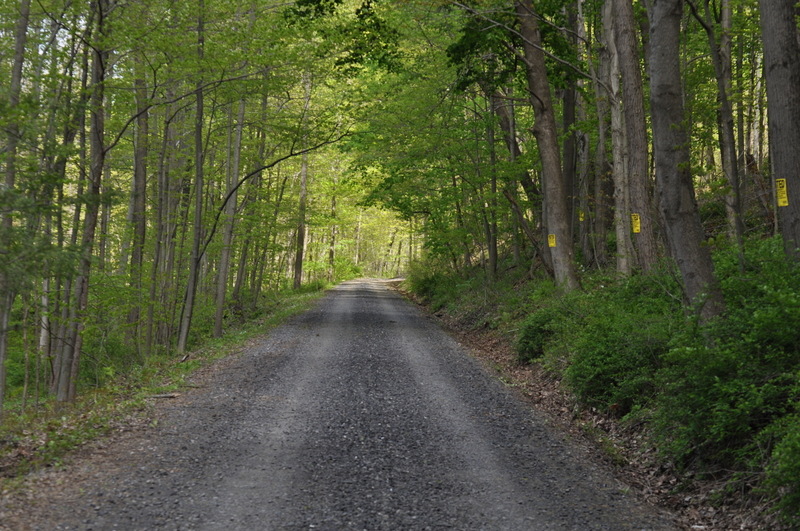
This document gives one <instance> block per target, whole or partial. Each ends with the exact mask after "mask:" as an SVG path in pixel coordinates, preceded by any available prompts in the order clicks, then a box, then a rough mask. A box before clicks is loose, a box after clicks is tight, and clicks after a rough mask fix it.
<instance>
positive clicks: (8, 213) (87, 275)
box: [0, 0, 800, 525]
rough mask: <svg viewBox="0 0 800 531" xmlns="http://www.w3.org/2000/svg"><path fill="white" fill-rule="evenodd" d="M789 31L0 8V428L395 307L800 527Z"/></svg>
mask: <svg viewBox="0 0 800 531" xmlns="http://www.w3.org/2000/svg"><path fill="white" fill-rule="evenodd" d="M798 17H800V7H799V6H797V5H796V4H795V2H794V1H791V0H760V1H758V2H757V1H755V0H642V1H639V0H542V1H533V0H464V1H455V0H407V1H403V2H390V1H388V0H295V1H294V2H286V1H277V0H276V1H272V0H258V1H256V0H244V1H242V0H239V1H231V0H190V1H185V0H183V1H176V0H90V1H88V2H76V1H73V0H0V41H2V47H0V50H2V51H1V52H0V69H1V70H2V72H1V75H0V78H1V79H3V80H4V81H3V82H2V83H0V106H2V111H1V112H0V123H2V127H0V146H2V151H0V168H2V172H3V177H4V181H3V182H4V185H3V186H2V187H0V423H5V424H7V425H8V426H11V425H15V426H19V425H21V424H20V423H22V424H23V425H24V422H28V421H29V420H30V419H31V418H32V417H36V416H40V417H42V416H43V417H45V418H51V417H52V416H56V417H57V416H58V415H59V413H58V412H59V411H62V409H60V408H63V407H67V406H68V405H69V404H73V403H75V402H76V401H77V400H79V399H80V397H82V396H88V395H90V394H91V393H94V392H96V391H97V390H101V389H107V388H109V387H115V386H116V387H119V386H120V385H121V384H120V382H121V381H134V380H135V379H136V377H137V376H136V375H141V374H142V373H144V372H146V371H147V368H148V367H150V366H153V364H158V363H165V362H166V363H170V362H175V361H176V360H181V359H184V360H185V359H187V358H188V357H189V356H190V355H191V353H192V352H193V351H194V350H196V349H200V348H203V347H204V346H205V345H207V344H209V341H213V340H215V339H218V338H221V337H223V336H225V335H226V334H228V333H231V332H232V331H234V330H237V327H240V326H242V325H244V324H245V323H248V322H254V321H257V320H258V319H262V318H264V316H265V315H266V314H269V313H270V312H272V311H275V309H276V308H279V307H281V306H284V305H287V304H288V302H286V301H288V300H290V299H291V298H292V297H294V296H297V295H298V294H303V293H312V292H318V291H320V290H323V289H324V288H325V287H327V286H330V285H332V284H334V283H336V282H339V281H342V280H345V279H350V278H356V277H362V276H373V277H386V278H389V277H395V276H404V277H406V278H407V280H406V286H407V288H408V289H409V290H410V291H412V292H414V293H415V294H416V295H417V296H418V297H420V298H421V299H423V300H425V301H426V302H427V303H428V305H429V306H430V307H431V309H432V310H433V311H439V310H441V311H449V312H451V313H453V314H457V315H459V316H460V318H461V319H462V321H463V322H464V323H465V326H468V327H474V328H490V329H494V330H497V331H499V332H500V333H503V334H505V335H506V336H508V337H510V338H512V339H513V341H514V342H515V344H516V349H517V355H518V360H517V362H518V363H520V364H535V365H539V366H541V367H542V368H543V369H544V370H546V371H548V373H550V374H553V375H554V377H555V378H558V379H559V380H563V385H564V386H565V387H566V388H567V389H569V390H570V392H571V393H573V394H574V397H575V400H576V403H577V404H579V406H580V407H582V408H587V409H591V410H593V411H596V412H599V414H601V415H604V416H606V417H608V418H611V419H614V421H615V422H618V423H620V425H623V426H628V429H631V430H637V433H643V434H644V436H645V437H647V439H648V440H650V441H652V444H653V445H654V447H655V448H657V449H658V450H657V453H658V459H659V460H660V462H661V463H663V465H662V466H664V467H669V468H671V469H674V470H677V471H679V473H682V474H684V475H686V476H687V477H688V476H693V477H697V478H701V479H702V478H711V479H714V480H719V481H722V482H723V484H724V487H723V488H721V489H720V491H719V492H718V493H717V495H718V497H719V499H720V500H725V499H726V497H728V496H731V495H734V494H737V493H745V494H746V495H747V496H750V497H751V498H752V499H753V500H755V501H753V502H752V503H753V504H754V507H756V506H757V507H758V508H759V510H765V511H772V510H774V509H778V510H779V511H780V514H781V518H783V519H784V521H785V522H787V523H788V524H787V525H792V524H797V523H798V522H800V409H798V404H800V401H799V399H800V378H799V377H800V288H798V286H800V269H799V268H798V261H800V149H798V147H797V146H800V30H799V29H798V28H799V24H800V19H798ZM87 407H89V406H87ZM20 419H23V420H20ZM9 433H11V434H12V435H8V436H7V437H9V439H8V440H11V439H10V438H13V437H17V436H18V435H14V433H16V432H14V431H11V432H9ZM20 437H21V436H20ZM0 443H2V439H0ZM679 487H680V486H676V489H678V488H679ZM720 503H722V501H721V502H720ZM765 507H766V509H765Z"/></svg>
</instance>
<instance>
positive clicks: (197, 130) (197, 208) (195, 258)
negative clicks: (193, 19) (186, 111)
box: [176, 0, 205, 354]
mask: <svg viewBox="0 0 800 531" xmlns="http://www.w3.org/2000/svg"><path fill="white" fill-rule="evenodd" d="M204 12H205V0H199V5H198V20H197V45H198V46H197V55H198V58H199V59H200V61H201V62H202V59H203V46H204V45H205V29H204V28H205V17H204ZM204 105H205V102H204V94H203V81H202V79H200V80H198V81H197V88H196V89H195V106H196V110H195V122H194V194H195V197H194V223H193V230H192V257H191V259H190V261H189V278H188V280H187V281H186V296H185V297H184V302H183V312H182V314H181V321H180V328H179V331H178V344H177V347H176V348H177V351H178V354H182V353H184V352H185V351H186V345H187V343H188V340H189V329H190V328H191V326H192V313H193V312H194V299H195V295H196V294H197V284H198V281H199V277H200V259H201V255H200V244H201V240H202V239H203V182H204V173H203V166H204V157H203V129H204V121H205V113H204V112H203V107H204Z"/></svg>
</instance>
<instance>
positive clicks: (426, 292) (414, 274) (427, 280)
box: [406, 262, 456, 311]
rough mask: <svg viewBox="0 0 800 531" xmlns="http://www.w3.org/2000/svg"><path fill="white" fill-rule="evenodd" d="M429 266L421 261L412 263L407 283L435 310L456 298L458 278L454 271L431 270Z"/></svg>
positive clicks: (410, 288) (412, 290)
mask: <svg viewBox="0 0 800 531" xmlns="http://www.w3.org/2000/svg"><path fill="white" fill-rule="evenodd" d="M427 267H428V265H427V264H424V263H421V262H415V263H412V264H411V266H410V267H409V271H408V276H407V277H406V285H407V286H408V289H409V290H410V291H411V292H412V293H414V294H416V295H417V296H419V297H421V298H422V300H423V301H424V302H425V303H426V304H429V305H430V306H431V309H432V310H433V311H438V310H440V309H441V308H442V307H444V306H445V305H446V304H447V302H449V301H450V300H452V299H453V298H454V296H455V288H456V279H455V278H454V275H453V274H452V273H451V274H447V273H444V272H440V271H429V270H427V269H426V268H427Z"/></svg>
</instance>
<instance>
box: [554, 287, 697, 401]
mask: <svg viewBox="0 0 800 531" xmlns="http://www.w3.org/2000/svg"><path fill="white" fill-rule="evenodd" d="M665 286H670V287H673V281H672V280H671V279H670V278H669V277H668V276H657V275H656V274H653V275H651V276H636V277H631V278H629V279H626V280H624V281H621V282H619V283H617V284H612V285H610V286H609V287H604V288H601V289H597V290H595V291H594V292H591V293H587V295H586V297H585V299H586V300H585V301H584V304H583V306H584V308H585V310H584V311H585V312H586V315H585V316H584V318H583V323H582V324H581V326H580V327H577V328H576V329H575V330H574V331H573V332H572V333H573V335H574V338H573V340H572V343H571V348H572V351H573V354H572V357H571V359H570V364H569V366H568V367H567V369H566V371H565V374H564V376H565V378H566V381H567V383H568V384H569V385H570V387H571V389H572V390H573V392H574V393H575V394H576V395H577V397H578V398H579V399H580V400H581V401H582V402H584V403H585V404H587V405H590V406H593V407H596V408H598V409H600V410H602V411H609V412H613V413H614V414H616V415H620V416H621V415H625V414H627V413H628V412H629V411H631V409H632V408H634V406H641V405H645V404H646V403H647V402H648V401H649V400H650V399H652V397H653V396H654V394H655V392H656V385H655V375H656V372H657V371H658V369H659V368H660V367H661V358H662V356H663V355H664V354H665V353H666V352H667V351H668V350H669V342H670V339H671V337H672V334H673V331H674V329H675V328H677V327H678V326H680V325H681V324H682V322H683V320H682V317H681V311H680V307H679V305H678V304H677V302H676V301H675V300H674V299H671V298H670V297H669V296H668V293H667V292H666V291H665Z"/></svg>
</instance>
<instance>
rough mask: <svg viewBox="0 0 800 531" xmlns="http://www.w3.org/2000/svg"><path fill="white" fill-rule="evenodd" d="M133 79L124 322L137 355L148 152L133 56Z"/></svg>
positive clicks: (141, 85)
mask: <svg viewBox="0 0 800 531" xmlns="http://www.w3.org/2000/svg"><path fill="white" fill-rule="evenodd" d="M134 63H135V65H134V68H135V71H136V79H135V80H134V82H133V85H134V96H135V100H136V112H137V118H136V136H135V138H136V145H135V146H134V152H133V186H132V187H131V206H132V207H133V208H132V212H131V223H132V228H133V238H132V243H131V262H130V269H129V275H130V286H131V288H132V291H133V296H134V300H133V301H132V302H133V304H132V306H131V309H130V311H129V312H128V325H129V326H130V327H131V333H130V338H131V339H132V340H133V345H134V346H135V348H136V350H137V352H138V354H139V356H141V354H142V353H141V351H140V350H141V345H140V343H139V338H140V334H139V327H140V322H139V321H140V317H141V305H142V302H143V297H142V293H141V290H142V274H143V271H142V269H143V267H144V242H145V237H146V235H147V216H146V215H147V212H146V205H147V203H146V192H147V156H148V135H149V134H150V132H149V129H150V127H149V117H148V114H147V84H146V82H145V80H144V76H143V74H142V73H141V71H142V69H143V65H142V64H141V58H140V57H139V56H136V58H135V59H134Z"/></svg>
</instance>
